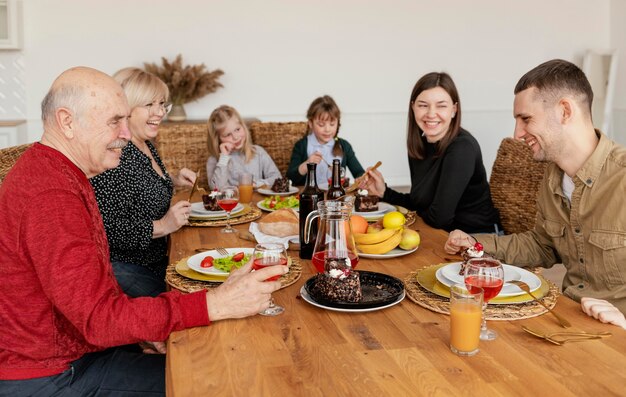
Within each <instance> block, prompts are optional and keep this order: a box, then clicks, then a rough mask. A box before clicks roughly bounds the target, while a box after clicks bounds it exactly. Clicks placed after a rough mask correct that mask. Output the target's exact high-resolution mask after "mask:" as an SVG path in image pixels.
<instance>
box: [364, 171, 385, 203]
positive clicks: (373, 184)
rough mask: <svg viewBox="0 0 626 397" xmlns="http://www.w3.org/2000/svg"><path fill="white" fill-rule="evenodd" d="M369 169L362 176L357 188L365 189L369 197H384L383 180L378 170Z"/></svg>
mask: <svg viewBox="0 0 626 397" xmlns="http://www.w3.org/2000/svg"><path fill="white" fill-rule="evenodd" d="M371 168H372V167H369V168H368V169H367V171H366V173H365V175H364V178H363V180H362V181H361V184H360V185H359V188H361V189H367V192H368V193H369V194H370V195H373V196H378V197H383V196H384V195H385V190H386V187H385V178H383V174H381V173H380V172H379V171H378V170H372V169H371Z"/></svg>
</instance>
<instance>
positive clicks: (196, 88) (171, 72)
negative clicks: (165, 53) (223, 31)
mask: <svg viewBox="0 0 626 397" xmlns="http://www.w3.org/2000/svg"><path fill="white" fill-rule="evenodd" d="M161 61H162V64H161V65H157V64H155V63H144V69H145V70H146V71H147V72H150V73H152V74H154V75H156V76H158V77H159V78H160V79H161V80H163V82H164V83H165V84H167V88H169V90H170V100H171V101H172V105H173V106H172V111H171V112H170V114H169V115H168V117H167V118H168V119H169V120H172V121H183V120H186V119H187V116H186V114H185V108H184V107H183V105H184V104H185V103H189V102H192V101H196V100H198V99H200V98H202V97H204V96H205V95H208V94H210V93H212V92H215V91H217V90H218V89H219V88H221V87H223V85H222V84H221V83H220V82H219V81H218V80H219V78H220V76H221V75H223V74H224V72H223V71H221V70H220V69H215V70H212V71H210V70H207V69H206V66H205V65H204V63H202V64H200V65H185V66H183V57H182V55H180V54H179V55H178V56H177V57H176V59H174V61H173V62H170V61H168V60H167V59H165V57H162V58H161Z"/></svg>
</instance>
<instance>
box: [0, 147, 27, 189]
mask: <svg viewBox="0 0 626 397" xmlns="http://www.w3.org/2000/svg"><path fill="white" fill-rule="evenodd" d="M31 145H32V143H26V144H24V145H19V146H11V147H8V148H5V149H0V184H2V181H3V180H4V178H5V177H6V176H7V174H8V173H9V170H11V168H12V167H13V165H14V164H15V162H16V161H17V159H18V158H20V156H21V155H22V153H24V152H25V151H26V149H28V148H29V147H30V146H31Z"/></svg>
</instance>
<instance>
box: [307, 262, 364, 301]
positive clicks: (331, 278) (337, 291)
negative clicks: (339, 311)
mask: <svg viewBox="0 0 626 397" xmlns="http://www.w3.org/2000/svg"><path fill="white" fill-rule="evenodd" d="M346 261H348V263H349V261H350V260H349V259H347V258H345V259H338V258H326V263H325V268H326V269H327V270H326V271H325V272H324V273H318V274H317V275H316V276H315V280H314V282H313V284H312V286H311V291H310V292H311V295H312V296H314V297H317V298H318V299H319V298H322V299H324V300H328V301H331V302H354V303H356V302H360V301H361V298H362V296H363V295H362V291H361V281H360V278H359V273H358V272H357V271H354V270H352V268H351V267H350V265H348V264H346Z"/></svg>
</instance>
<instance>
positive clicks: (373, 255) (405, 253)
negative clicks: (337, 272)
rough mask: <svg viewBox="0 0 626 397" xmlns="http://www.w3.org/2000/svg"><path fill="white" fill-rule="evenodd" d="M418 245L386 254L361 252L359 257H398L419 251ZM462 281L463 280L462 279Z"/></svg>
mask: <svg viewBox="0 0 626 397" xmlns="http://www.w3.org/2000/svg"><path fill="white" fill-rule="evenodd" d="M417 248H418V247H415V248H413V249H412V250H408V251H407V250H403V249H402V248H394V249H392V250H391V251H389V252H387V253H386V254H364V253H362V252H359V258H369V259H391V258H397V257H399V256H404V255H408V254H412V253H413V252H415V251H417ZM461 282H463V281H462V280H461Z"/></svg>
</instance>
